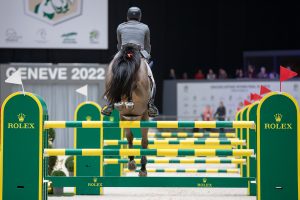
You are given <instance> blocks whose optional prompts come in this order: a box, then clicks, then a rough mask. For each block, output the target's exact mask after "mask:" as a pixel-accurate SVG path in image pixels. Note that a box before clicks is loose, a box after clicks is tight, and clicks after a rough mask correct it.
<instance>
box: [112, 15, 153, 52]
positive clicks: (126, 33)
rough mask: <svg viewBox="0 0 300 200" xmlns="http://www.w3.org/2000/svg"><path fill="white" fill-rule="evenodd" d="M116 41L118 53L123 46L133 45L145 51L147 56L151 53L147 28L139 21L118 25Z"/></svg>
mask: <svg viewBox="0 0 300 200" xmlns="http://www.w3.org/2000/svg"><path fill="white" fill-rule="evenodd" d="M117 39H118V46H117V47H118V50H119V51H120V49H121V47H122V46H123V45H124V44H128V43H133V44H136V45H140V47H141V50H146V51H147V53H148V54H150V52H151V45H150V30H149V27H148V26H147V25H146V24H143V23H141V22H139V21H135V20H129V21H128V22H124V23H122V24H120V25H119V26H118V28H117Z"/></svg>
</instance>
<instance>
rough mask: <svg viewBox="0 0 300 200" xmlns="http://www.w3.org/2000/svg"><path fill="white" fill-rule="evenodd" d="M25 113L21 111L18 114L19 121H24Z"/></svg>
mask: <svg viewBox="0 0 300 200" xmlns="http://www.w3.org/2000/svg"><path fill="white" fill-rule="evenodd" d="M25 117H26V115H24V114H23V113H20V114H18V119H19V122H24V120H25Z"/></svg>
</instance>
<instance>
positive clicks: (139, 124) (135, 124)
mask: <svg viewBox="0 0 300 200" xmlns="http://www.w3.org/2000/svg"><path fill="white" fill-rule="evenodd" d="M44 128H45V129H48V128H253V129H254V128H255V124H254V122H253V121H120V122H114V121H46V122H45V125H44Z"/></svg>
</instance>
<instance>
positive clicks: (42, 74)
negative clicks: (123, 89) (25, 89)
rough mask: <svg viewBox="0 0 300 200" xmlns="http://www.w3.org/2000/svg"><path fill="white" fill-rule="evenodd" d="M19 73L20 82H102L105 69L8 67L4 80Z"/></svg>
mask: <svg viewBox="0 0 300 200" xmlns="http://www.w3.org/2000/svg"><path fill="white" fill-rule="evenodd" d="M17 70H18V71H19V73H20V75H21V77H22V80H104V79H105V69H104V68H102V67H101V68H100V67H74V68H70V67H53V66H49V67H8V68H7V69H6V73H5V75H6V78H8V77H10V76H11V75H12V74H13V73H15V72H16V71H17Z"/></svg>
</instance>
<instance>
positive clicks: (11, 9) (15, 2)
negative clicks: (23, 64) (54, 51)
mask: <svg viewBox="0 0 300 200" xmlns="http://www.w3.org/2000/svg"><path fill="white" fill-rule="evenodd" d="M0 24H1V26H0V47H2V48H62V49H69V48H70V49H108V0H22V1H21V0H9V1H7V0H0Z"/></svg>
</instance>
